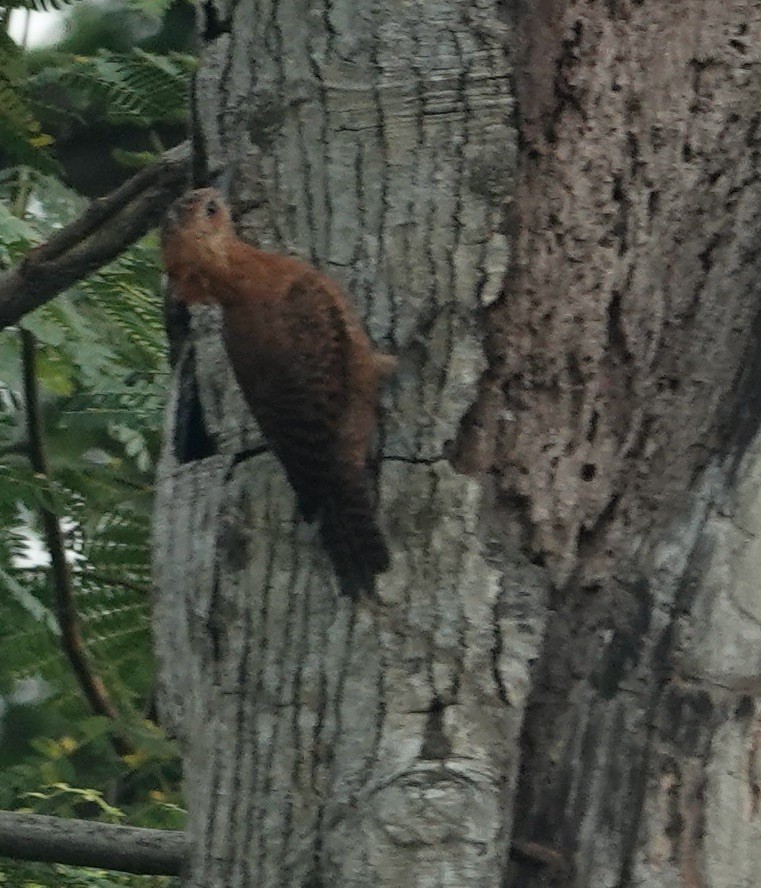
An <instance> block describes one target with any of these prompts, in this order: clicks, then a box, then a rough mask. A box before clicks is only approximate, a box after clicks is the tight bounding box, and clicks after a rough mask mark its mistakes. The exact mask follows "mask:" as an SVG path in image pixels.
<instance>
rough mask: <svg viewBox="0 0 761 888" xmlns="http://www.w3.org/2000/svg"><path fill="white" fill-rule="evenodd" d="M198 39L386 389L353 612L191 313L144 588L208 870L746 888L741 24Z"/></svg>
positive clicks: (629, 23) (253, 191)
mask: <svg viewBox="0 0 761 888" xmlns="http://www.w3.org/2000/svg"><path fill="white" fill-rule="evenodd" d="M202 18H203V19H204V22H205V29H206V37H207V41H206V45H205V49H204V52H203V56H202V61H201V68H200V70H199V76H198V79H197V89H196V102H197V114H196V119H197V120H198V122H199V127H198V131H197V132H196V133H195V134H194V136H195V140H196V147H197V150H198V152H199V153H200V154H202V155H203V157H204V160H205V162H206V163H207V164H208V167H209V168H210V169H212V170H214V169H219V168H223V167H225V166H229V165H232V166H233V167H234V168H235V169H236V170H237V176H236V180H235V182H234V201H233V203H234V209H235V213H236V218H237V219H238V222H239V225H240V229H241V232H242V233H243V234H244V235H245V236H247V237H249V238H251V239H253V240H255V241H256V242H257V243H259V244H261V245H263V246H265V247H271V248H275V249H278V250H280V251H284V252H290V253H293V254H295V255H299V256H302V257H303V258H306V259H308V260H310V261H313V262H315V263H316V264H318V265H320V266H321V267H322V268H323V269H324V270H326V271H328V272H329V273H330V274H332V275H333V276H334V277H336V278H337V279H338V280H340V281H341V282H342V283H343V284H344V285H345V287H346V288H347V290H348V291H349V292H350V294H351V295H352V297H353V299H354V301H355V304H356V305H357V307H358V309H359V312H360V314H361V316H362V317H363V319H364V320H365V323H366V326H367V328H368V330H369V332H370V334H371V336H372V337H373V339H374V340H375V341H376V342H377V343H378V344H379V345H381V346H383V347H384V348H386V349H388V350H390V351H392V352H393V353H395V354H396V355H398V357H399V371H398V374H397V377H396V379H395V380H394V382H393V383H392V385H391V386H390V388H389V391H388V393H387V395H386V399H385V405H384V406H385V418H384V422H383V427H382V434H381V436H380V437H381V440H380V453H379V465H380V469H379V490H380V504H381V505H380V510H381V516H382V522H383V524H384V526H385V527H386V529H387V531H388V535H389V538H390V541H391V543H392V547H393V550H394V563H393V568H392V570H391V571H390V572H389V573H388V574H386V575H384V576H383V577H382V578H381V580H380V583H379V590H378V591H379V598H380V601H379V602H373V603H371V602H367V601H362V602H360V603H358V604H353V603H352V602H350V601H348V600H346V599H342V598H339V597H338V596H337V593H336V588H335V584H334V582H333V580H332V578H331V573H330V568H329V565H328V563H327V561H326V559H325V556H324V554H323V553H322V552H321V550H320V546H319V541H317V540H316V539H315V538H314V534H313V533H312V532H311V531H310V529H309V528H307V527H304V526H303V525H302V524H301V523H300V522H298V521H295V520H294V515H295V508H294V502H293V498H292V495H291V493H290V490H289V488H288V485H287V482H286V481H285V478H284V476H283V474H282V472H281V470H280V468H279V465H278V464H277V462H276V460H275V459H274V458H273V457H272V456H271V455H269V454H268V453H267V452H266V450H263V449H262V447H261V444H262V441H261V439H260V436H259V433H258V431H257V429H256V427H255V425H254V423H253V422H252V420H251V418H250V416H249V414H248V412H247V411H246V409H245V406H244V405H243V402H242V398H241V396H240V394H239V392H238V390H237V387H236V385H235V383H234V382H233V379H232V376H231V372H230V370H229V367H228V366H227V362H226V358H225V355H224V351H223V348H222V345H221V342H220V338H219V322H218V317H217V315H216V314H215V313H214V311H213V310H209V309H204V310H199V311H197V312H196V313H194V315H193V317H192V319H191V324H190V332H189V336H188V339H187V342H186V345H185V347H184V350H183V352H182V356H181V359H180V362H179V364H178V372H177V376H176V385H175V388H174V394H173V397H172V402H171V405H170V415H169V421H168V434H167V445H166V448H165V453H164V457H163V461H162V465H161V469H160V472H159V478H158V505H157V515H156V578H157V589H158V593H157V596H156V603H155V604H156V606H155V620H156V646H157V651H158V655H159V663H160V670H161V682H160V683H161V694H160V697H161V709H162V712H163V717H164V719H165V720H166V722H167V724H168V725H169V726H170V727H171V728H172V729H173V730H174V731H175V732H176V733H177V734H178V735H179V736H180V737H181V738H182V739H183V742H184V744H185V755H186V760H185V775H186V790H187V802H188V808H189V833H190V837H191V841H192V844H193V852H192V863H191V867H190V872H189V874H188V879H187V884H188V885H192V886H197V888H222V886H224V888H228V886H240V888H253V886H256V888H268V886H273V888H274V886H278V888H281V886H299V888H306V886H309V888H318V886H320V885H325V886H327V885H328V884H329V885H331V886H332V885H335V886H338V888H342V886H349V885H351V886H352V888H354V886H357V888H359V886H388V888H391V886H394V888H395V886H398V885H410V886H412V885H414V886H452V888H455V886H456V888H460V886H466V885H467V886H498V885H502V884H506V885H508V886H515V888H517V886H521V888H534V886H548V885H573V886H577V888H602V886H616V888H626V886H635V885H647V886H648V888H671V886H685V888H703V886H706V888H744V886H748V888H751V886H753V888H756V886H758V885H759V884H761V860H759V859H758V855H757V854H756V853H755V852H754V845H756V846H757V844H758V839H759V833H760V832H761V813H760V811H759V809H760V808H761V790H759V784H760V783H761V763H759V762H761V759H759V757H758V756H757V752H756V750H757V746H758V742H759V738H761V730H760V729H759V724H760V723H761V722H760V721H759V718H758V717H757V716H756V708H757V704H756V700H755V697H756V696H757V695H758V689H759V687H761V653H759V651H761V643H760V642H761V603H759V595H758V592H757V590H756V584H755V580H754V574H753V567H754V565H755V563H756V562H757V561H758V559H757V556H756V551H755V549H756V543H755V534H756V533H757V528H758V527H759V526H761V498H760V497H759V493H758V484H757V478H758V476H759V472H761V466H759V467H757V463H758V461H759V459H761V447H759V446H757V445H755V444H752V446H749V444H750V443H751V442H752V441H753V439H754V436H755V433H756V430H757V421H758V415H759V410H758V407H759V402H758V397H759V396H758V394H757V392H758V390H759V385H758V383H759V377H760V376H761V374H760V373H759V370H761V361H759V344H758V336H759V330H760V329H761V326H759V322H760V321H761V314H760V312H759V307H758V299H757V295H756V283H755V281H756V279H757V277H758V271H759V269H758V264H759V260H758V256H759V251H758V249H757V246H756V244H757V242H758V240H759V235H760V234H761V232H760V231H759V227H760V226H759V218H761V217H759V212H758V211H757V209H756V207H757V206H759V205H761V201H760V198H761V188H759V185H758V178H757V159H758V150H757V149H758V144H759V141H758V140H759V136H758V132H757V129H758V123H759V119H761V116H760V115H759V114H758V112H757V108H759V107H761V102H760V101H759V98H761V97H760V96H759V92H761V80H760V79H759V78H758V76H757V74H758V71H759V62H760V61H761V40H760V39H759V38H760V37H761V5H759V4H752V3H750V2H726V0H724V2H721V3H720V2H719V0H704V2H702V3H700V4H698V3H697V2H695V0H683V2H681V3H679V4H675V3H668V2H663V0H660V2H655V0H640V2H633V0H632V2H616V0H609V2H605V3H596V4H589V3H582V2H567V0H536V2H532V3H528V2H522V0H521V2H519V0H514V2H512V3H505V4H500V3H498V2H497V0H480V2H478V3H471V4H466V3H462V2H459V0H429V2H425V3H424V2H422V0H419V2H416V3H404V4H395V3H386V4H383V3H378V2H376V0H352V2H347V0H333V2H331V3H328V2H327V0H326V2H325V4H324V5H319V4H318V5H317V6H315V5H314V4H310V3H307V2H305V0H298V2H297V0H292V2H288V3H286V2H279V3H278V2H276V0H271V2H266V0H241V2H240V3H238V4H237V5H236V6H234V7H231V8H229V9H228V8H227V7H224V8H222V7H215V8H214V12H213V14H212V12H211V6H210V4H209V5H207V7H206V8H205V12H204V15H203V16H202ZM505 280H506V284H505V285H504V287H503V282H504V281H505ZM519 775H520V776H519Z"/></svg>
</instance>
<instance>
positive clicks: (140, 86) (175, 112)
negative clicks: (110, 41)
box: [31, 48, 195, 126]
mask: <svg viewBox="0 0 761 888" xmlns="http://www.w3.org/2000/svg"><path fill="white" fill-rule="evenodd" d="M194 66H195V60H194V59H193V58H192V56H187V55H183V54H181V53H172V54H170V55H166V56H162V55H155V54H153V53H149V52H145V51H144V50H142V49H139V48H135V49H133V50H132V51H131V52H129V53H115V52H107V51H105V50H101V51H100V52H99V53H97V55H94V56H90V57H83V56H71V57H68V58H67V59H59V64H58V65H57V66H56V67H54V68H47V69H45V70H43V71H41V72H40V73H39V74H37V75H35V77H34V78H32V79H31V87H32V88H33V89H36V90H37V91H38V92H40V91H41V89H42V88H43V87H48V88H49V87H50V86H51V85H57V86H58V87H60V88H62V89H64V90H65V92H66V93H67V94H68V100H69V102H70V105H71V107H72V109H76V108H83V107H88V108H90V109H91V110H94V111H95V112H96V113H98V114H100V116H102V117H103V118H104V119H106V120H109V121H110V122H112V123H131V124H137V125H139V126H151V125H153V124H156V123H160V122H168V123H176V122H181V121H182V120H184V119H185V116H186V114H187V108H188V90H189V88H190V77H191V74H192V71H193V68H194Z"/></svg>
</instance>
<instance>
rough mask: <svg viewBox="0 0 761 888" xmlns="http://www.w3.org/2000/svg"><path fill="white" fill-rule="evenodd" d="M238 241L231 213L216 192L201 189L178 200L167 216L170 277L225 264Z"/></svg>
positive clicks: (166, 260) (166, 255)
mask: <svg viewBox="0 0 761 888" xmlns="http://www.w3.org/2000/svg"><path fill="white" fill-rule="evenodd" d="M234 237H235V230H234V228H233V223H232V218H231V217H230V210H229V209H228V207H227V204H226V203H225V201H224V198H223V197H222V195H221V193H220V192H219V191H217V189H216V188H199V189H198V190H196V191H190V192H188V193H187V194H184V195H183V196H182V197H180V198H178V200H176V201H175V202H174V203H173V204H172V206H171V207H170V208H169V211H168V212H167V215H166V220H165V222H164V228H163V231H162V234H161V252H162V256H163V259H164V265H165V266H166V268H167V271H168V272H169V274H170V275H172V274H175V275H176V274H179V273H182V272H187V271H191V270H200V271H202V270H203V269H204V267H205V266H206V267H208V266H209V265H213V264H215V263H217V262H219V261H220V260H221V261H222V262H224V260H225V255H226V247H227V244H228V243H229V241H230V239H231V238H234Z"/></svg>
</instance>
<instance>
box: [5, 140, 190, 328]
mask: <svg viewBox="0 0 761 888" xmlns="http://www.w3.org/2000/svg"><path fill="white" fill-rule="evenodd" d="M189 170H190V144H189V143H188V142H183V143H182V144H181V145H177V146H176V147H174V148H171V149H170V150H169V151H167V152H165V154H164V155H163V156H162V158H161V160H159V161H158V162H156V163H155V164H153V165H151V166H149V167H146V168H145V169H144V170H141V171H140V172H139V173H138V174H137V175H136V176H133V177H132V178H131V179H129V180H128V181H127V182H125V183H124V184H123V185H121V186H120V187H119V188H117V189H116V190H115V191H112V192H111V193H110V194H108V195H106V196H105V197H101V198H98V199H97V200H95V201H93V202H92V204H90V206H89V207H88V208H87V210H85V212H84V213H83V214H82V215H81V216H80V217H79V218H78V219H76V220H75V221H74V222H72V223H71V224H70V225H67V226H66V227H65V228H62V229H61V230H60V231H58V232H57V233H56V234H54V235H53V236H52V237H51V238H50V240H49V241H47V243H44V244H41V245H40V246H39V247H35V248H34V249H33V250H30V252H29V253H28V254H27V255H26V257H25V258H24V259H23V260H22V261H21V263H20V264H19V265H17V266H16V267H15V268H12V269H11V270H10V271H8V272H6V273H5V274H3V275H0V329H2V328H3V327H7V326H8V325H9V324H15V323H16V322H17V321H18V320H19V319H20V318H22V317H23V316H24V315H25V314H27V313H28V312H30V311H32V309H34V308H37V307H38V306H40V305H43V304H44V303H45V302H47V301H48V300H49V299H52V298H53V297H54V296H56V295H57V294H58V293H60V292H61V291H62V290H65V289H66V288H67V287H70V286H71V285H72V284H74V283H76V282H77V281H78V280H81V279H82V278H83V277H86V276H87V275H88V274H90V273H91V272H93V271H95V270H96V269H97V268H100V267H101V266H102V265H105V264H106V263H107V262H110V261H111V260H112V259H115V258H116V257H117V256H118V255H119V254H120V253H121V252H123V251H124V250H125V249H126V248H127V247H128V246H129V245H130V244H132V243H133V242H134V241H136V240H137V239H138V238H139V237H142V235H144V234H145V233H146V232H147V231H149V230H150V229H151V228H152V227H153V226H154V225H156V224H158V222H159V221H160V220H161V217H162V215H163V214H164V212H165V210H166V208H167V207H168V206H169V204H170V203H171V202H172V200H173V199H174V198H175V197H176V196H177V195H178V194H179V193H180V192H181V191H182V190H183V188H184V187H185V184H186V181H187V178H188V173H189Z"/></svg>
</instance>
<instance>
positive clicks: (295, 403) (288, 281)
mask: <svg viewBox="0 0 761 888" xmlns="http://www.w3.org/2000/svg"><path fill="white" fill-rule="evenodd" d="M162 249H163V255H164V262H165V264H166V267H167V271H168V273H169V276H170V279H171V280H172V283H173V290H174V292H175V294H176V296H177V297H178V298H180V299H182V300H183V301H185V302H207V301H213V302H217V303H219V304H220V305H221V307H222V313H223V318H224V339H225V346H226V349H227V353H228V355H229V357H230V362H231V365H232V367H233V370H234V372H235V375H236V378H237V380H238V383H239V384H240V387H241V390H242V391H243V394H244V396H245V398H246V401H247V403H248V405H249V407H250V409H251V412H252V413H253V415H254V417H255V418H256V420H257V421H258V423H259V425H260V427H261V430H262V433H263V434H264V436H265V438H266V439H267V441H268V443H269V445H270V447H271V448H272V450H273V452H274V453H275V455H276V456H277V457H278V459H279V460H280V462H281V463H282V465H283V468H284V469H285V472H286V474H287V476H288V480H289V481H290V483H291V486H292V487H293V489H294V491H295V493H296V496H297V499H298V504H299V509H300V511H301V513H302V514H303V516H304V518H305V519H306V520H308V521H313V520H318V521H319V522H320V537H321V539H322V541H323V544H324V546H325V548H326V550H327V552H328V554H329V556H330V558H331V561H332V563H333V567H334V569H335V572H336V576H337V577H338V581H339V585H340V587H341V590H342V591H343V592H344V593H345V594H348V595H352V596H356V595H357V594H359V592H361V591H366V592H372V591H373V588H374V581H375V576H376V575H377V574H378V573H381V572H382V571H384V570H386V569H387V567H388V566H389V560H390V558H389V552H388V548H387V546H386V542H385V540H384V538H383V534H382V532H381V530H380V528H379V527H378V524H377V522H376V517H375V506H374V496H373V491H372V488H371V485H370V483H369V477H368V470H367V460H368V454H369V450H370V447H371V443H372V438H373V435H374V433H375V428H376V423H377V410H378V390H379V385H380V382H381V380H382V378H383V377H384V376H387V375H388V374H389V373H390V372H391V369H392V368H393V359H392V358H390V357H389V356H388V355H384V354H381V353H379V352H376V351H375V350H374V349H373V347H372V344H371V343H370V340H369V339H368V337H367V335H366V334H365V332H364V330H363V329H362V327H361V326H360V324H359V321H358V320H357V318H356V316H355V315H354V313H353V312H352V311H351V309H350V308H349V306H348V304H347V302H346V299H345V297H344V295H343V293H342V292H341V290H340V288H339V287H338V285H337V284H335V283H334V282H333V281H331V280H330V279H329V278H327V277H326V276H325V275H323V274H321V273H320V272H319V271H317V269H315V268H312V267H311V266H309V265H306V264H305V263H302V262H298V261H297V260H295V259H291V258H290V257H287V256H280V255H277V254H273V253H265V252H263V251H261V250H257V249H255V248H254V247H251V246H249V245H248V244H246V243H244V242H243V241H241V240H240V239H239V238H238V237H237V236H236V235H235V232H234V230H233V227H232V223H231V220H230V215H229V211H228V210H227V207H226V206H225V205H224V202H223V200H222V198H221V196H220V195H219V194H218V193H217V192H216V191H215V190H214V189H208V188H207V189H202V190H199V191H194V192H191V193H190V194H189V195H188V196H186V197H184V198H181V200H180V201H178V202H177V204H175V206H174V207H173V208H172V209H171V210H170V213H169V215H168V220H167V225H166V227H165V230H164V234H163V240H162Z"/></svg>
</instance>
